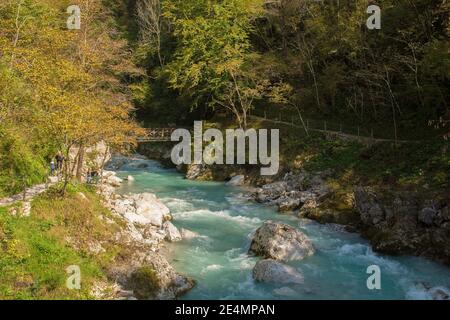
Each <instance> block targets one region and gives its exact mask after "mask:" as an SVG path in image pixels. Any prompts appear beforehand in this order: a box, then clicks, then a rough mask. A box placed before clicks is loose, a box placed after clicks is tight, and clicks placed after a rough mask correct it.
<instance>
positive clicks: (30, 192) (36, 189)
mask: <svg viewBox="0 0 450 320" xmlns="http://www.w3.org/2000/svg"><path fill="white" fill-rule="evenodd" d="M56 182H57V181H56V177H50V181H49V183H47V184H45V183H43V184H37V185H34V186H32V187H29V188H27V189H26V191H25V197H24V192H21V193H19V194H16V195H14V196H11V197H7V198H3V199H0V207H7V206H10V205H13V204H15V203H17V202H19V201H25V202H27V201H30V200H31V199H33V198H34V197H36V196H37V195H40V194H41V193H43V192H45V191H46V190H47V189H48V187H50V186H52V185H54V184H55V183H56Z"/></svg>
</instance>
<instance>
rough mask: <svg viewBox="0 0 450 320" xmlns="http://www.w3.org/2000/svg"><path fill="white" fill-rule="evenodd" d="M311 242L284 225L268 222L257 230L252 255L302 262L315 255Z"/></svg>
mask: <svg viewBox="0 0 450 320" xmlns="http://www.w3.org/2000/svg"><path fill="white" fill-rule="evenodd" d="M314 251H315V250H314V247H313V245H312V242H311V240H309V239H308V237H307V236H306V235H305V234H304V233H303V232H301V231H299V230H297V229H295V228H293V227H291V226H289V225H287V224H284V223H279V222H274V221H266V222H265V223H264V224H263V225H262V226H261V227H260V228H259V229H258V230H256V232H255V235H254V237H253V240H252V243H251V245H250V250H249V252H250V253H254V254H256V255H259V256H262V257H264V258H270V259H274V260H278V261H293V260H302V259H304V258H305V257H307V256H310V255H313V254H314Z"/></svg>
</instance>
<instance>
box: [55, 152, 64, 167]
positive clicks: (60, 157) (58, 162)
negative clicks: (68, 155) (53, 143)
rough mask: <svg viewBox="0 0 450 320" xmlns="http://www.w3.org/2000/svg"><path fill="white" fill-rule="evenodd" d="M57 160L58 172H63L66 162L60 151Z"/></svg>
mask: <svg viewBox="0 0 450 320" xmlns="http://www.w3.org/2000/svg"><path fill="white" fill-rule="evenodd" d="M55 159H56V170H58V171H61V170H62V167H63V162H64V156H63V154H62V152H61V151H58V153H57V154H56V157H55Z"/></svg>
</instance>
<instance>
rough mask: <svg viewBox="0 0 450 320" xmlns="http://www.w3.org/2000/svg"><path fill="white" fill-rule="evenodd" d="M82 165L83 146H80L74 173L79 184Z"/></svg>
mask: <svg viewBox="0 0 450 320" xmlns="http://www.w3.org/2000/svg"><path fill="white" fill-rule="evenodd" d="M83 163H84V146H83V145H82V144H81V145H80V150H79V151H78V157H77V172H76V177H77V180H78V181H79V182H81V179H82V176H83Z"/></svg>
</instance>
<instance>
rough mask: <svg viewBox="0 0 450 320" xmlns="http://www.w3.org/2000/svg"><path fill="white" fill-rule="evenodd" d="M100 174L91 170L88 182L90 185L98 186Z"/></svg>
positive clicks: (88, 174)
mask: <svg viewBox="0 0 450 320" xmlns="http://www.w3.org/2000/svg"><path fill="white" fill-rule="evenodd" d="M98 177H99V176H98V172H97V171H96V170H89V171H88V173H87V179H86V182H87V183H88V184H97V182H98Z"/></svg>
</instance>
